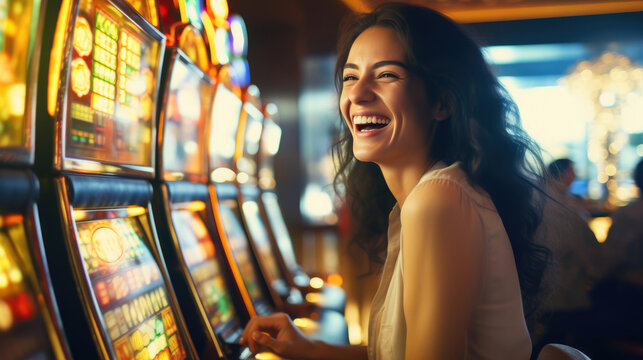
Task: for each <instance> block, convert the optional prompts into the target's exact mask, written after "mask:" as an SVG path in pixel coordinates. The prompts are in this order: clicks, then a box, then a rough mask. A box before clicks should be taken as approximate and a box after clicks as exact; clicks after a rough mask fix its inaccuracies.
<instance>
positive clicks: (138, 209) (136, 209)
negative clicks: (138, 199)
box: [127, 206, 147, 217]
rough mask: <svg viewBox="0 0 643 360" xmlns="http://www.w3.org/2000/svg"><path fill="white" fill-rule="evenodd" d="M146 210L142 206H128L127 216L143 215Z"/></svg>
mask: <svg viewBox="0 0 643 360" xmlns="http://www.w3.org/2000/svg"><path fill="white" fill-rule="evenodd" d="M146 212H147V210H146V209H145V208H144V207H142V206H130V207H128V208H127V216H132V217H133V216H139V215H143V214H145V213H146Z"/></svg>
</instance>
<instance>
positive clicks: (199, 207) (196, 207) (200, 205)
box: [187, 201, 205, 212]
mask: <svg viewBox="0 0 643 360" xmlns="http://www.w3.org/2000/svg"><path fill="white" fill-rule="evenodd" d="M187 209H188V210H190V211H192V212H199V211H203V210H205V203H204V202H203V201H191V202H190V204H189V205H188V206H187Z"/></svg>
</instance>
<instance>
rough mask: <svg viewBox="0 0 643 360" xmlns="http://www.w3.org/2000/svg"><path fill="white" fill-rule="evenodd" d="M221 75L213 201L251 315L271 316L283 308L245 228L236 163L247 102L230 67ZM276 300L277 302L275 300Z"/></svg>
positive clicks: (212, 158) (212, 151)
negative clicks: (234, 82)
mask: <svg viewBox="0 0 643 360" xmlns="http://www.w3.org/2000/svg"><path fill="white" fill-rule="evenodd" d="M223 69H224V70H223V71H222V72H220V76H221V77H220V79H219V82H218V85H217V88H216V92H215V96H214V101H213V105H212V123H211V130H210V140H209V150H208V151H209V163H210V164H209V165H210V167H209V170H210V180H211V185H210V198H211V202H212V205H213V213H214V216H215V221H216V224H217V231H218V234H219V239H221V244H222V246H223V248H224V250H225V254H226V257H227V258H228V260H229V262H230V263H232V264H235V265H236V267H237V268H238V269H239V275H240V277H241V278H242V279H241V280H242V283H243V286H244V287H245V288H246V290H247V293H248V298H249V299H248V302H249V304H248V305H249V306H248V309H249V313H250V315H251V316H253V315H255V314H258V315H269V314H272V313H273V312H275V310H276V309H277V308H278V307H279V306H281V303H280V298H279V296H278V295H277V294H274V293H271V289H270V288H269V287H268V286H266V283H265V281H264V279H263V277H262V275H261V272H260V270H259V267H258V265H257V263H256V261H255V258H254V255H253V253H252V250H251V248H250V244H249V242H248V237H247V235H246V232H245V230H244V227H243V222H242V219H241V213H240V210H239V204H238V201H237V196H238V190H237V185H236V181H237V173H236V166H235V164H234V155H235V146H236V143H235V139H236V136H237V130H238V126H239V117H240V115H241V108H242V106H243V102H242V101H241V99H240V98H239V97H238V96H237V95H236V94H235V93H234V90H233V86H232V84H231V79H230V77H229V75H227V74H228V73H227V71H225V69H226V68H223ZM275 300H276V301H275Z"/></svg>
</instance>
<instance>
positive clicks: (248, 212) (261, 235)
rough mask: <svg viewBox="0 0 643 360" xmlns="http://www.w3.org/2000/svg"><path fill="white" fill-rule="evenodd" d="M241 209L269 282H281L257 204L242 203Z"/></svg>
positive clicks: (253, 202)
mask: <svg viewBox="0 0 643 360" xmlns="http://www.w3.org/2000/svg"><path fill="white" fill-rule="evenodd" d="M241 209H242V210H243V215H244V219H246V223H247V224H248V231H249V232H250V234H251V235H252V239H253V240H254V243H255V246H256V247H257V250H258V251H259V257H260V258H261V261H262V263H263V264H264V265H265V266H266V269H267V270H268V273H269V274H270V278H271V280H273V281H275V280H283V278H284V277H283V275H282V273H281V270H280V269H279V265H278V264H277V259H276V258H275V253H274V252H273V251H272V246H271V245H270V239H269V238H268V231H267V230H266V226H265V225H264V223H263V220H261V215H260V214H259V204H257V202H256V201H244V202H243V205H242V207H241Z"/></svg>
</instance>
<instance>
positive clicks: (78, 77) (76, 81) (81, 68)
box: [71, 58, 92, 97]
mask: <svg viewBox="0 0 643 360" xmlns="http://www.w3.org/2000/svg"><path fill="white" fill-rule="evenodd" d="M91 76H92V74H91V72H90V71H89V67H87V63H85V60H83V59H82V58H77V59H74V61H72V62H71V89H72V90H73V91H74V92H75V93H76V95H78V97H83V96H85V95H87V93H89V90H90V87H91Z"/></svg>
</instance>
